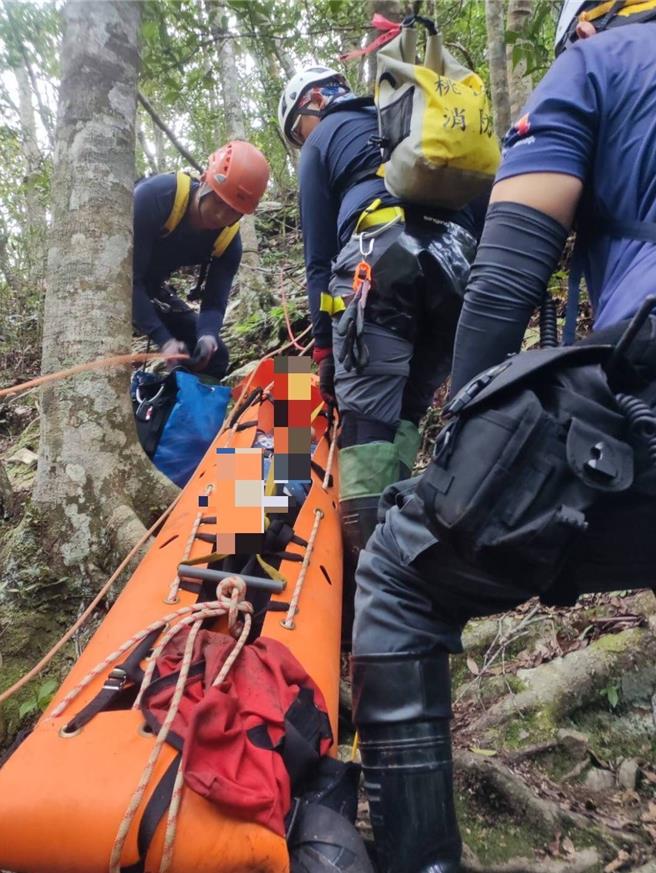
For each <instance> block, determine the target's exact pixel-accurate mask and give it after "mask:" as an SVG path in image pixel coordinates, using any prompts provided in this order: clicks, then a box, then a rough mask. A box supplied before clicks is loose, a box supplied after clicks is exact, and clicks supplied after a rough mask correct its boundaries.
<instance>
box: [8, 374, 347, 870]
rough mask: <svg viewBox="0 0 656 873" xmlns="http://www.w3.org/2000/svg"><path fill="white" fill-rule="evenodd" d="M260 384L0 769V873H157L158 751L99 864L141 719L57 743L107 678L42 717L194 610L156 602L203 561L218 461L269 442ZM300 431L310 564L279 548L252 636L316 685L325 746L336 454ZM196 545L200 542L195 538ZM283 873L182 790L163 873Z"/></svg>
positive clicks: (181, 597) (127, 785) (125, 792)
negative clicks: (144, 843)
mask: <svg viewBox="0 0 656 873" xmlns="http://www.w3.org/2000/svg"><path fill="white" fill-rule="evenodd" d="M272 380H273V361H272V360H266V361H264V362H263V363H261V364H260V366H259V368H258V370H257V372H256V374H255V376H254V378H253V379H252V381H251V385H250V388H251V389H252V390H249V391H248V392H247V393H248V402H246V403H245V402H243V401H242V404H241V409H239V408H237V409H236V414H235V413H233V418H232V419H231V421H230V425H231V426H230V427H228V428H226V430H225V431H224V432H223V433H222V434H221V435H220V436H219V437H218V438H217V440H215V442H214V443H213V444H212V446H211V447H210V449H209V450H208V452H207V454H206V455H205V457H204V459H203V461H202V462H201V463H200V465H199V466H198V469H197V470H196V472H195V474H194V476H193V477H192V479H191V481H190V482H189V483H188V485H187V486H186V487H185V489H184V491H183V493H182V495H181V498H180V501H179V503H178V505H177V506H176V507H175V509H174V510H173V512H172V513H171V515H170V516H169V518H168V519H167V520H166V522H165V524H164V526H163V527H162V529H161V530H160V531H159V533H158V535H157V537H156V539H155V541H154V542H153V544H152V546H151V547H150V549H149V551H148V553H147V554H146V556H145V557H144V559H143V560H142V561H141V563H140V564H139V566H138V568H137V569H136V571H135V572H134V574H133V575H132V577H131V579H130V580H129V582H128V583H127V584H126V586H125V588H124V590H123V591H122V593H121V594H120V596H119V597H118V599H117V600H116V602H115V604H114V605H113V607H112V609H111V610H110V612H109V613H108V615H107V617H106V618H105V620H104V621H103V623H102V625H101V626H100V628H99V629H98V631H97V632H96V634H95V635H94V636H93V638H92V639H91V641H90V642H89V644H88V645H87V647H86V649H85V650H84V652H83V653H82V655H81V657H80V659H79V660H78V662H77V663H76V664H75V666H74V667H73V669H72V670H71V672H70V674H69V675H68V677H67V678H66V680H65V681H64V683H63V684H62V686H61V688H60V689H59V691H58V692H57V694H56V695H55V697H54V699H53V701H52V703H51V704H50V706H49V707H48V709H47V710H46V712H45V713H44V715H43V716H42V717H41V719H40V720H39V722H38V723H37V725H36V727H35V728H34V730H33V732H32V733H31V734H30V735H29V736H28V737H27V739H25V740H24V741H23V743H22V744H21V745H20V746H19V747H18V749H17V750H16V751H15V752H14V753H13V754H12V755H11V756H10V758H9V759H8V761H7V762H6V763H5V765H4V766H3V767H2V769H0V869H3V870H12V871H19V873H106V871H108V870H112V869H115V870H116V871H119V870H120V871H123V873H128V871H135V873H136V871H142V873H145V871H152V873H156V871H159V870H160V869H161V868H160V864H161V860H162V854H163V845H164V838H165V837H164V831H165V819H166V816H164V817H163V819H162V820H161V821H160V822H159V825H158V826H157V829H156V830H155V833H154V836H153V838H152V840H151V841H150V845H149V847H148V849H147V852H146V854H145V857H141V858H140V848H139V830H140V825H141V824H142V821H143V814H144V811H145V810H146V809H147V808H148V805H149V803H150V804H151V807H152V801H153V800H156V798H154V796H153V795H154V793H155V790H156V787H157V785H158V784H159V783H160V782H161V780H162V779H163V777H164V775H165V773H166V771H167V768H169V767H170V765H171V764H172V761H173V758H174V756H175V754H176V752H175V750H174V749H173V748H172V747H171V746H169V745H168V744H164V746H163V748H162V751H161V754H160V756H159V758H158V760H157V763H156V765H155V767H154V770H153V773H152V776H151V778H150V779H149V781H148V785H147V787H146V790H145V792H144V795H143V798H142V800H141V803H140V804H139V807H138V808H137V809H136V812H135V815H134V817H133V818H132V823H131V826H130V828H129V831H128V832H127V835H126V837H125V839H124V842H123V846H122V850H121V854H120V859H119V860H118V862H117V863H116V864H115V866H114V867H112V866H111V865H110V858H111V855H112V850H113V847H114V846H115V843H116V838H117V833H118V831H119V828H120V826H121V823H122V822H123V821H124V819H125V814H126V808H127V807H128V804H129V802H130V799H131V798H132V797H133V794H134V791H135V788H136V787H137V785H138V783H139V781H140V779H141V778H142V774H143V772H144V768H145V766H146V763H147V761H148V758H149V756H150V754H151V751H152V749H153V744H154V742H155V737H154V735H153V733H152V732H151V731H149V730H147V729H146V726H145V724H144V718H143V715H142V713H141V712H140V711H139V710H138V709H131V708H126V709H115V710H108V711H102V712H99V713H98V714H97V715H95V716H94V717H93V718H92V719H91V720H89V721H88V723H86V724H85V725H84V726H83V727H82V728H81V729H79V730H74V731H68V732H67V731H66V730H64V728H65V726H66V725H67V724H68V723H69V721H70V719H71V715H72V713H73V712H79V711H80V710H81V709H82V708H83V707H84V706H85V705H87V704H89V703H90V702H91V701H93V700H94V699H95V698H97V696H98V695H99V693H100V692H101V691H102V689H103V686H104V685H107V684H108V683H109V684H111V666H109V667H108V668H107V669H105V670H103V671H101V672H99V673H98V674H97V675H96V676H95V677H94V678H93V679H92V681H91V682H89V684H87V685H86V686H85V687H83V688H82V690H81V691H80V692H79V694H78V696H77V697H76V699H75V701H74V703H73V704H72V705H71V706H68V707H67V708H66V709H65V710H64V712H62V713H59V714H55V713H57V712H58V706H59V705H60V704H61V702H62V700H63V699H64V698H65V697H66V695H67V694H69V692H71V691H72V689H74V688H75V687H76V686H78V685H79V684H80V682H81V681H82V680H83V678H84V677H86V676H87V675H88V674H89V672H90V671H92V670H93V668H95V667H97V665H98V664H99V663H101V662H103V661H104V660H106V659H107V657H108V655H109V654H110V653H112V652H113V651H114V650H116V649H117V647H119V646H120V645H121V644H123V643H124V642H125V641H126V640H128V639H129V638H130V637H131V635H133V634H135V633H137V632H138V631H140V630H142V629H143V628H145V627H146V626H147V625H149V624H150V623H151V622H155V621H157V620H160V619H162V618H163V617H164V616H166V615H167V614H169V613H171V611H172V610H177V609H179V608H180V607H184V606H191V605H192V604H194V603H195V602H196V600H197V593H195V592H194V591H193V590H185V588H184V587H180V588H178V589H177V593H176V595H175V597H176V602H175V603H173V604H172V603H171V602H170V597H169V595H170V591H171V585H172V581H174V580H175V579H176V577H177V572H178V566H179V565H180V564H181V563H185V562H187V561H192V562H193V560H194V559H195V558H198V557H200V556H203V555H206V554H207V553H208V545H207V540H208V537H207V534H208V533H211V531H212V528H211V525H207V524H204V523H201V525H200V526H199V519H201V520H202V512H203V511H202V510H201V509H199V500H198V497H199V495H200V494H202V493H203V489H204V488H205V487H206V484H205V483H206V481H207V479H209V478H210V470H211V465H212V463H213V460H214V458H215V456H216V449H217V447H235V448H237V447H243V448H247V447H251V446H252V445H253V442H254V440H255V437H256V434H257V433H258V431H260V432H264V433H271V432H272V430H273V422H274V418H273V401H272V398H271V396H270V394H269V393H268V391H267V386H270V385H271V383H272ZM312 397H313V400H314V401H315V406H318V405H319V404H320V403H321V398H320V396H319V393H318V390H317V389H316V386H314V385H313V388H312ZM312 429H313V440H314V441H316V442H317V447H316V450H315V452H314V455H313V462H314V463H313V465H312V472H311V476H312V482H311V487H310V490H309V494H308V496H307V498H306V500H305V502H304V503H303V505H302V507H301V509H300V512H299V514H298V517H297V519H296V521H295V524H294V533H295V534H296V535H297V537H296V538H300V539H301V540H302V541H305V542H308V541H310V540H313V542H312V549H311V556H307V555H306V551H307V549H306V547H304V546H302V545H299V544H296V543H294V542H291V543H289V545H288V546H287V547H286V551H287V552H292V553H297V554H299V555H302V556H303V557H304V558H308V560H304V561H300V560H298V558H297V559H296V560H282V562H281V563H280V566H279V572H280V573H281V574H282V575H283V576H284V577H285V578H286V580H287V585H286V588H285V590H284V591H282V592H281V593H277V594H273V595H272V597H271V601H272V603H274V604H275V603H278V604H279V606H278V607H277V609H276V611H274V610H270V611H267V613H266V617H265V619H264V623H263V627H262V636H264V637H268V638H273V639H275V640H278V641H280V642H282V643H284V645H285V646H287V647H288V649H289V650H290V652H291V653H292V654H293V655H294V656H295V657H296V658H297V659H298V661H299V662H300V663H301V664H302V666H303V667H304V668H305V670H306V671H307V673H308V674H309V676H310V677H311V678H312V679H313V680H314V682H315V683H316V684H317V685H318V687H319V689H320V690H321V692H322V693H323V695H324V698H325V701H326V705H327V711H328V715H329V717H330V721H331V726H332V730H333V735H334V736H337V709H338V693H339V664H340V657H339V653H340V623H341V598H342V546H341V537H340V533H339V521H338V513H337V494H338V482H337V465H336V452H335V451H334V448H332V445H331V432H330V428H329V426H328V421H327V418H326V417H325V416H323V415H320V416H317V417H316V418H315V420H314V422H313V424H312ZM327 470H328V471H329V472H328V473H326V471H327ZM201 531H202V532H204V533H205V537H204V538H202V537H201V538H198V537H197V536H195V533H198V532H201ZM313 531H314V537H312V533H313ZM201 567H202V565H201ZM303 568H305V569H304V570H303ZM301 572H303V573H304V579H303V584H302V590H301V591H300V596H298V597H297V601H298V602H297V604H296V607H295V609H294V614H293V615H291V616H290V615H289V614H288V613H286V612H285V611H284V610H285V608H286V607H285V606H284V604H290V601H292V599H293V594H294V593H295V588H296V582H297V580H298V578H299V574H300V573H301ZM296 593H297V594H299V592H296ZM167 600H169V602H167ZM221 621H222V620H218V626H217V628H216V629H221V630H225V627H226V625H225V621H224V620H223V623H222V624H221ZM144 663H145V662H144ZM142 666H143V664H142ZM288 870H289V858H288V851H287V845H286V842H285V839H284V838H283V837H282V836H279V835H277V834H276V833H274V832H273V831H271V830H269V829H267V828H265V827H263V826H261V825H258V824H254V823H249V822H245V821H242V820H237V819H235V818H230V817H229V816H226V815H225V814H223V813H222V812H221V811H220V809H219V808H218V807H217V806H215V805H213V804H212V803H210V802H209V801H207V800H205V799H204V798H203V797H201V796H200V795H198V794H195V793H194V792H193V791H191V790H190V789H188V788H184V790H183V792H182V795H181V801H180V807H179V812H178V816H177V828H176V836H175V844H174V846H173V852H172V857H171V859H170V862H169V863H168V873H191V871H194V873H205V871H206V873H249V871H250V873H287V871H288Z"/></svg>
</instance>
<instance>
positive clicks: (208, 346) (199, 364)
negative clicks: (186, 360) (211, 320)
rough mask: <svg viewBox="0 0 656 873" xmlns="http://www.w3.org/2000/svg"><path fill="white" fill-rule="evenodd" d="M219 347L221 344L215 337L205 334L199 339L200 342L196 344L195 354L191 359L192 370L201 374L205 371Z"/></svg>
mask: <svg viewBox="0 0 656 873" xmlns="http://www.w3.org/2000/svg"><path fill="white" fill-rule="evenodd" d="M218 347H219V343H218V340H217V338H216V337H215V336H211V335H210V334H205V335H204V336H199V337H198V342H197V343H196V348H195V349H194V353H193V355H192V357H191V362H190V364H189V366H190V368H191V369H192V370H193V371H194V373H198V372H201V371H202V370H204V369H205V367H207V365H208V364H209V362H210V358H211V357H212V355H213V354H214V352H215V351H216V350H217V349H218Z"/></svg>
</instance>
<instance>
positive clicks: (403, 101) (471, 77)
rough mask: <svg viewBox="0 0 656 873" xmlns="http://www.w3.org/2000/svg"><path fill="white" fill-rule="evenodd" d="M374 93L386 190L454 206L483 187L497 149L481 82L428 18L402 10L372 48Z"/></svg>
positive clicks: (494, 166) (425, 202) (429, 203)
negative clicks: (421, 39) (419, 57)
mask: <svg viewBox="0 0 656 873" xmlns="http://www.w3.org/2000/svg"><path fill="white" fill-rule="evenodd" d="M379 20H380V19H379ZM415 22H419V23H421V24H422V25H424V26H425V27H426V29H427V38H426V53H425V58H424V63H423V64H417V63H415V58H416V48H417V30H416V28H415ZM374 24H375V22H374ZM388 24H390V23H389V22H388ZM397 27H398V25H397ZM374 99H375V103H376V107H377V111H378V128H379V137H378V142H379V145H380V148H381V158H382V160H383V162H384V165H385V170H384V179H385V187H386V188H387V190H388V191H389V192H390V193H391V194H393V195H394V196H395V197H398V198H399V200H402V201H405V202H408V203H418V204H421V205H424V206H434V207H435V206H436V207H442V208H445V209H453V210H458V209H462V208H463V207H464V206H466V205H467V203H469V202H470V201H471V200H472V199H474V197H476V196H478V195H479V194H484V193H486V192H488V191H489V190H490V188H491V187H492V183H493V181H494V175H495V173H496V170H497V167H498V165H499V160H500V152H499V144H498V142H497V139H496V136H495V134H494V128H493V124H492V114H491V112H490V107H489V104H488V100H487V96H486V94H485V86H484V84H483V82H482V81H481V79H480V78H479V77H478V76H477V75H476V73H473V72H472V71H471V70H469V69H467V67H464V66H463V65H462V64H460V63H458V61H456V60H455V58H454V57H453V56H452V55H451V54H450V53H449V52H448V51H447V49H446V48H445V47H444V45H443V43H442V37H441V35H440V34H439V33H438V31H437V29H436V27H435V24H434V23H433V22H432V21H430V20H429V19H427V18H421V17H419V16H416V15H415V16H411V17H409V18H406V19H405V20H404V21H403V24H402V25H401V26H400V31H399V33H398V35H397V36H395V37H394V38H393V39H391V40H389V41H387V42H385V44H384V45H382V47H381V48H379V49H378V55H377V70H376V87H375V94H374Z"/></svg>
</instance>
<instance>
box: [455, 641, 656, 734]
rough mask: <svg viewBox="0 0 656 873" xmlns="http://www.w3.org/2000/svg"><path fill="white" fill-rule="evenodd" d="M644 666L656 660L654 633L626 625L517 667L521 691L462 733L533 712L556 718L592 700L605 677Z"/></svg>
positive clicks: (485, 727) (603, 684) (615, 675)
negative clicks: (544, 659) (538, 662)
mask: <svg viewBox="0 0 656 873" xmlns="http://www.w3.org/2000/svg"><path fill="white" fill-rule="evenodd" d="M650 664H651V665H654V664H656V635H655V634H654V633H652V632H651V631H650V630H646V629H643V628H631V629H630V630H626V631H622V632H621V633H618V634H612V635H610V634H609V635H606V636H604V637H601V638H600V639H599V640H596V641H595V642H593V643H591V645H590V646H588V647H587V648H585V649H580V650H578V651H575V652H570V653H569V654H568V655H565V656H564V657H561V658H556V659H554V660H553V661H549V662H548V663H545V664H541V665H540V666H539V667H534V668H532V669H528V670H519V671H518V672H517V677H518V678H519V679H520V680H521V681H522V682H523V683H524V685H526V686H527V688H526V690H523V691H520V692H518V693H517V694H513V695H506V696H505V697H503V698H502V699H501V700H500V701H499V702H498V703H496V704H494V705H492V706H491V707H489V708H488V710H487V711H486V712H485V713H484V714H483V715H482V716H481V717H480V718H478V719H476V720H475V721H474V722H473V723H472V724H471V725H470V726H469V728H468V732H470V731H471V732H474V733H480V732H482V731H485V730H487V729H489V728H492V727H495V726H498V725H500V724H502V723H504V722H506V721H507V720H508V719H510V718H516V717H517V716H521V715H527V714H530V713H533V712H536V711H538V710H545V711H547V712H548V713H549V717H550V718H551V719H552V720H553V721H554V722H556V721H557V720H558V719H561V718H563V717H565V716H567V715H569V714H571V713H572V712H575V711H576V710H578V709H580V708H582V707H584V706H585V705H586V704H587V703H589V702H590V701H592V700H594V699H598V696H599V693H600V691H601V689H603V688H604V687H606V686H607V684H608V681H609V677H620V676H622V675H623V674H625V673H627V672H630V671H634V670H636V669H638V668H643V669H644V668H645V665H650ZM654 671H655V673H656V667H654Z"/></svg>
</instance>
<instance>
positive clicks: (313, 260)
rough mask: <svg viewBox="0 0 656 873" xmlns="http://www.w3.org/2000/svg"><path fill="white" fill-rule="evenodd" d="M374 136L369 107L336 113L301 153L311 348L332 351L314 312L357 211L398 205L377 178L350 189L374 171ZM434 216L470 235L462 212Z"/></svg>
mask: <svg viewBox="0 0 656 873" xmlns="http://www.w3.org/2000/svg"><path fill="white" fill-rule="evenodd" d="M356 99H357V98H356ZM349 102H350V101H344V103H342V106H343V107H347V106H348V103H349ZM377 134H378V120H377V117H376V110H375V108H374V107H373V106H371V107H361V108H358V109H348V108H340V109H338V110H336V111H333V112H331V113H329V114H328V115H326V116H325V117H324V118H322V119H321V121H320V123H319V124H318V125H317V126H316V127H315V129H314V130H313V131H312V133H311V134H310V136H308V138H307V140H306V141H305V143H304V144H303V148H302V149H301V160H300V163H299V168H298V174H299V202H300V210H301V225H302V228H303V246H304V252H305V271H306V279H307V290H308V297H309V303H310V312H311V315H312V333H313V336H314V339H315V343H316V346H317V348H330V346H332V327H331V319H330V316H329V315H328V314H327V313H325V312H321V311H320V305H321V294H322V293H327V292H328V282H329V280H330V265H331V261H332V260H333V258H335V257H336V255H337V254H338V253H339V251H340V249H341V248H342V247H343V246H344V245H345V244H346V243H347V242H348V240H349V238H350V236H351V234H352V233H353V229H354V227H355V224H356V221H357V219H358V216H359V215H360V213H361V212H362V210H363V209H365V208H366V207H367V206H369V205H370V204H371V203H372V201H373V200H375V199H376V198H380V200H381V204H382V205H383V206H387V205H391V204H398V203H399V200H398V199H397V198H396V197H394V196H393V195H392V194H390V193H389V191H388V190H387V189H386V188H385V183H384V182H383V179H382V178H369V179H364V180H363V181H361V182H359V183H356V184H355V185H354V184H352V179H353V178H354V177H356V176H357V175H358V174H359V173H361V172H362V171H363V170H366V169H371V171H372V173H373V172H374V171H375V169H376V168H377V167H378V166H380V150H379V148H378V147H377V146H376V145H373V144H372V143H371V142H370V141H369V140H370V139H371V137H372V136H374V135H377ZM423 211H424V212H426V213H427V214H428V213H431V214H432V212H433V211H432V210H426V209H423ZM435 214H436V215H439V217H445V215H446V217H449V218H452V220H454V221H457V222H458V223H460V224H462V225H463V226H464V227H466V228H467V229H468V230H470V232H472V233H475V229H474V228H473V227H470V226H469V224H470V223H471V222H472V219H471V217H470V215H469V213H468V211H467V210H463V211H462V212H460V213H455V214H450V213H449V214H445V213H444V212H443V211H442V212H436V213H435Z"/></svg>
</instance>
